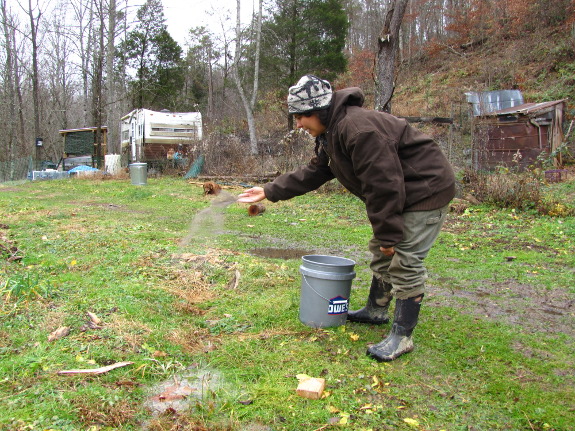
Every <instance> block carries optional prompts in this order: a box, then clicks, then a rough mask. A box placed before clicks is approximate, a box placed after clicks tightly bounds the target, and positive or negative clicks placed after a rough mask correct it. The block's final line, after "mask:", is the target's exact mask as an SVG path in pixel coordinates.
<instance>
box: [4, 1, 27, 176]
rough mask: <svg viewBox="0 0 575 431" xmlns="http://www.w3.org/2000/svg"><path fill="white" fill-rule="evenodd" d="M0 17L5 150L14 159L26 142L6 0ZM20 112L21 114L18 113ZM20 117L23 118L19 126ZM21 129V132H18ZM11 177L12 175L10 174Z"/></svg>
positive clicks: (13, 25)
mask: <svg viewBox="0 0 575 431" xmlns="http://www.w3.org/2000/svg"><path fill="white" fill-rule="evenodd" d="M0 19H1V20H2V30H3V36H4V50H5V59H6V63H5V64H6V67H5V70H4V74H3V83H4V88H3V94H4V100H5V103H6V104H7V105H8V106H7V115H6V117H7V118H6V120H5V122H4V124H6V127H5V130H4V139H3V141H4V142H5V145H6V148H5V150H4V151H3V153H4V154H6V155H7V160H13V159H14V156H15V152H16V148H17V147H18V144H21V145H22V146H23V144H24V123H23V122H24V118H23V115H22V110H21V101H22V98H21V93H19V91H20V86H19V83H18V72H17V70H16V69H17V61H18V59H17V55H16V52H15V40H16V34H15V32H16V23H15V21H14V17H13V15H12V14H10V12H9V11H8V9H7V6H6V0H0ZM17 112H19V113H20V115H16V113H17ZM18 118H19V119H20V120H21V123H20V128H19V127H18ZM18 130H20V133H18ZM10 177H11V175H10Z"/></svg>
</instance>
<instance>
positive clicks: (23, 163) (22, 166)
mask: <svg viewBox="0 0 575 431" xmlns="http://www.w3.org/2000/svg"><path fill="white" fill-rule="evenodd" d="M33 167H34V162H33V160H32V157H31V156H30V157H23V158H20V159H13V160H8V161H0V183H4V182H8V181H21V180H25V179H26V178H28V173H29V172H31V171H32V169H33Z"/></svg>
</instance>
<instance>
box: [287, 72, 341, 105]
mask: <svg viewBox="0 0 575 431" xmlns="http://www.w3.org/2000/svg"><path fill="white" fill-rule="evenodd" d="M331 96H332V88H331V84H330V83H329V82H327V81H325V80H323V79H320V78H318V77H317V76H314V75H305V76H303V77H302V78H301V79H300V80H299V81H298V83H297V84H296V85H294V86H293V87H290V89H289V91H288V98H287V103H288V112H289V113H290V114H303V113H304V112H309V111H319V110H321V109H326V108H328V107H329V104H330V102H331Z"/></svg>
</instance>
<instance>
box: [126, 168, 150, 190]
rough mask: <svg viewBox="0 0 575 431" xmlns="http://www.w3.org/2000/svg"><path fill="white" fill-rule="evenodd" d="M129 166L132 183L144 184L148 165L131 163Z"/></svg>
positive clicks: (146, 178)
mask: <svg viewBox="0 0 575 431" xmlns="http://www.w3.org/2000/svg"><path fill="white" fill-rule="evenodd" d="M129 168H130V179H131V180H132V184H133V185H135V186H145V185H146V183H147V180H148V165H147V164H146V163H132V164H131V165H129Z"/></svg>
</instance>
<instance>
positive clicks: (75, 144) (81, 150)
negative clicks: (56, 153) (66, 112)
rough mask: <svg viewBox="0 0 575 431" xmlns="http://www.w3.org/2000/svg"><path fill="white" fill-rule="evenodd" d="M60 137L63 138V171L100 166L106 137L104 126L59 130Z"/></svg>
mask: <svg viewBox="0 0 575 431" xmlns="http://www.w3.org/2000/svg"><path fill="white" fill-rule="evenodd" d="M60 135H62V136H63V137H64V156H63V157H62V159H61V162H63V169H64V170H65V169H67V168H73V167H74V166H75V165H90V166H92V167H98V168H99V167H100V166H101V165H102V161H103V160H104V154H106V146H107V137H108V128H107V127H106V126H102V127H84V128H82V129H66V130H60ZM98 135H99V137H100V139H98Z"/></svg>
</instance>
